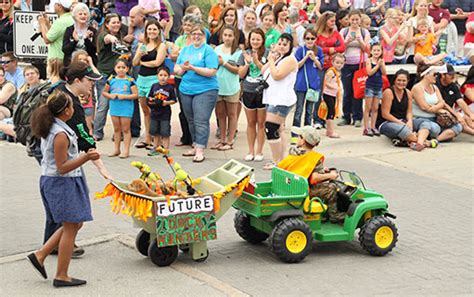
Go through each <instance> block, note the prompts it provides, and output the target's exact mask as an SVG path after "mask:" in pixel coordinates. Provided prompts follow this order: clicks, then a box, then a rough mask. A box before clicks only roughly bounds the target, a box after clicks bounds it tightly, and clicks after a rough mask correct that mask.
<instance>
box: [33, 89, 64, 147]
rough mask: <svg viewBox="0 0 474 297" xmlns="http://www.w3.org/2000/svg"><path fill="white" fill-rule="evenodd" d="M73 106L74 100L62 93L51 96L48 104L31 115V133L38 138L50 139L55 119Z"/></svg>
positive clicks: (58, 92) (55, 92) (54, 93)
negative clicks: (49, 135)
mask: <svg viewBox="0 0 474 297" xmlns="http://www.w3.org/2000/svg"><path fill="white" fill-rule="evenodd" d="M71 105H72V99H71V97H69V96H68V95H66V94H65V93H63V92H61V91H54V92H53V93H52V94H51V95H49V97H48V100H47V101H46V103H44V104H43V105H41V106H40V107H38V108H37V109H36V110H35V111H34V112H33V114H32V115H31V131H32V132H33V135H34V136H36V137H38V138H46V137H48V134H49V131H50V130H51V126H53V123H54V118H55V117H58V116H59V115H60V114H61V113H63V112H64V110H65V109H66V108H67V107H70V106H71Z"/></svg>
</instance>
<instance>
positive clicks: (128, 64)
mask: <svg viewBox="0 0 474 297" xmlns="http://www.w3.org/2000/svg"><path fill="white" fill-rule="evenodd" d="M121 62H122V63H124V64H125V66H127V68H130V60H128V59H126V58H125V57H119V58H118V59H117V60H115V63H114V67H115V66H117V64H118V63H121Z"/></svg>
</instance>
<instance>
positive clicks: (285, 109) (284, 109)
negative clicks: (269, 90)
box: [266, 105, 293, 118]
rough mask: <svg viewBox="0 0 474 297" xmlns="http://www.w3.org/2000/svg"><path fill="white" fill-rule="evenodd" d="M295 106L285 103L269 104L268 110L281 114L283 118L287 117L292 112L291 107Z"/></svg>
mask: <svg viewBox="0 0 474 297" xmlns="http://www.w3.org/2000/svg"><path fill="white" fill-rule="evenodd" d="M292 107H293V106H284V105H267V108H266V109H267V112H269V113H274V114H276V115H279V116H281V117H283V118H286V116H287V115H288V114H289V113H290V111H291V108H292Z"/></svg>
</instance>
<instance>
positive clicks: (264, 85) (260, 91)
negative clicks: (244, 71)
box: [255, 80, 269, 95]
mask: <svg viewBox="0 0 474 297" xmlns="http://www.w3.org/2000/svg"><path fill="white" fill-rule="evenodd" d="M268 87H269V85H268V83H267V81H265V80H262V81H261V82H260V83H259V85H258V86H257V87H255V93H257V94H259V95H260V94H263V90H265V89H266V88H268Z"/></svg>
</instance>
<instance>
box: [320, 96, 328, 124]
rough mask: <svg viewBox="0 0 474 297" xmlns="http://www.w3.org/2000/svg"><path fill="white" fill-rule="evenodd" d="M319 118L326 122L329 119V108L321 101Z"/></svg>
mask: <svg viewBox="0 0 474 297" xmlns="http://www.w3.org/2000/svg"><path fill="white" fill-rule="evenodd" d="M318 117H319V118H320V119H322V120H325V119H326V118H327V117H328V106H327V104H326V102H325V101H324V100H321V103H320V104H319V108H318Z"/></svg>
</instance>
